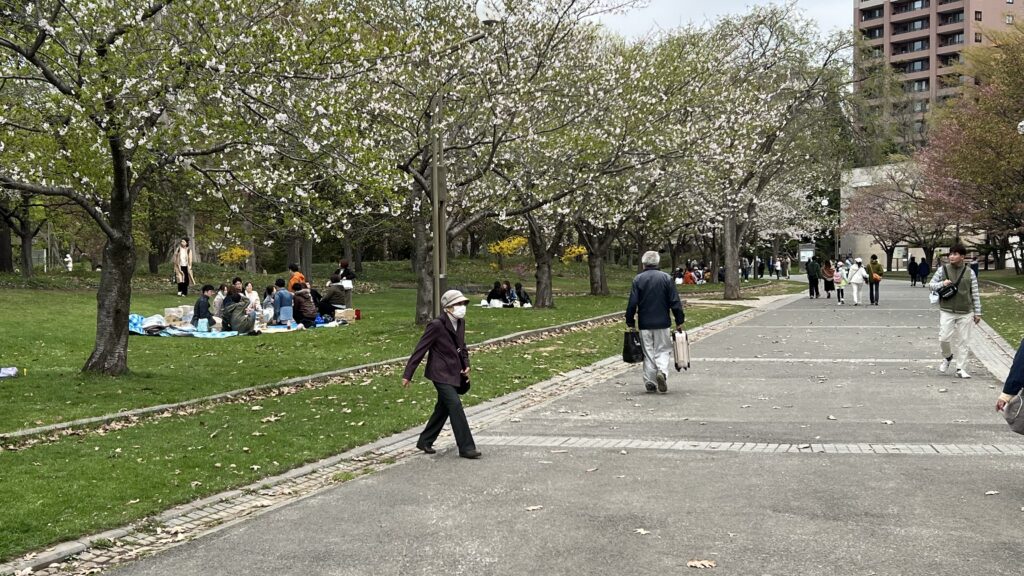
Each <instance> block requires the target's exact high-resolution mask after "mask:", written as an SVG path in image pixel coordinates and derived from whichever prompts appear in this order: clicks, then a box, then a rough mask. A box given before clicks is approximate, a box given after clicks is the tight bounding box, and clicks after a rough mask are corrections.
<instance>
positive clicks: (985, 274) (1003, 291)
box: [979, 269, 1024, 348]
mask: <svg viewBox="0 0 1024 576" xmlns="http://www.w3.org/2000/svg"><path fill="white" fill-rule="evenodd" d="M979 276H980V279H981V288H982V291H983V292H984V293H985V294H984V295H983V296H982V299H981V307H982V312H983V313H984V315H985V322H987V323H988V325H989V326H991V327H992V328H993V329H994V330H995V331H996V332H998V333H999V335H1000V336H1002V337H1003V339H1004V340H1006V342H1007V343H1008V344H1009V345H1010V346H1013V347H1014V348H1017V347H1018V346H1020V343H1021V338H1024V275H1020V276H1018V275H1017V274H1015V273H1014V271H1013V270H1012V269H1011V270H998V271H997V270H989V271H985V270H982V271H981V273H980V274H979ZM992 282H997V283H999V284H1000V286H996V285H995V284H993V283H992ZM1007 287H1008V288H1007Z"/></svg>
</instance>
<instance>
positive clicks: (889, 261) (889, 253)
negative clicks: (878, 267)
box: [885, 245, 896, 272]
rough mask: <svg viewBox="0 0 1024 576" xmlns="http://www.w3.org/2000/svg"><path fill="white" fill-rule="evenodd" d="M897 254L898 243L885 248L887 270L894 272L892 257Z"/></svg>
mask: <svg viewBox="0 0 1024 576" xmlns="http://www.w3.org/2000/svg"><path fill="white" fill-rule="evenodd" d="M895 255H896V245H892V246H890V247H888V248H885V271H886V272H892V259H893V257H894V256H895Z"/></svg>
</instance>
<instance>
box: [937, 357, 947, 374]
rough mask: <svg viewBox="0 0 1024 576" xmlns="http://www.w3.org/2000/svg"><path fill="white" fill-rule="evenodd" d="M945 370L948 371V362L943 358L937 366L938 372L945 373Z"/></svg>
mask: <svg viewBox="0 0 1024 576" xmlns="http://www.w3.org/2000/svg"><path fill="white" fill-rule="evenodd" d="M946 370H949V360H946V359H945V358H943V359H942V363H941V364H939V372H945V371H946Z"/></svg>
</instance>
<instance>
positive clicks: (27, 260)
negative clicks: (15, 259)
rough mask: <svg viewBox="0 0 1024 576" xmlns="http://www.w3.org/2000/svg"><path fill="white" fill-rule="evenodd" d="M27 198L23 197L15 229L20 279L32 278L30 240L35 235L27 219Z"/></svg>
mask: <svg viewBox="0 0 1024 576" xmlns="http://www.w3.org/2000/svg"><path fill="white" fill-rule="evenodd" d="M29 214H30V213H29V209H28V196H24V197H23V201H22V205H21V217H20V218H19V219H18V223H19V224H20V225H21V226H19V227H18V229H17V234H18V238H21V277H22V278H26V279H27V278H31V277H32V239H33V238H35V233H34V232H33V231H32V220H30V219H29Z"/></svg>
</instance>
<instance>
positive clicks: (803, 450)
mask: <svg viewBox="0 0 1024 576" xmlns="http://www.w3.org/2000/svg"><path fill="white" fill-rule="evenodd" d="M477 441H478V442H480V443H481V444H483V445H486V446H531V447H537V448H555V447H571V448H593V449H598V450H600V449H604V448H619V447H621V448H628V449H637V450H671V451H680V450H681V451H690V452H749V453H766V452H770V453H775V454H778V453H794V454H861V455H879V454H886V455H888V454H900V455H926V456H993V455H997V456H1024V446H1016V445H1006V444H958V445H957V446H958V447H959V451H953V450H952V449H951V445H947V444H922V443H917V444H905V443H869V444H866V445H865V444H854V443H844V444H831V443H829V444H825V443H813V442H804V443H797V444H790V443H785V442H781V443H780V442H751V441H743V442H730V441H717V442H716V441H713V440H712V441H699V440H642V439H637V438H603V437H583V436H578V437H570V438H566V437H565V436H551V437H548V436H486V435H484V436H477Z"/></svg>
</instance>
